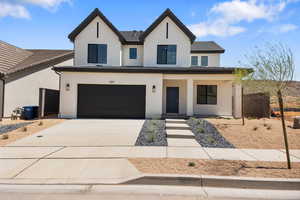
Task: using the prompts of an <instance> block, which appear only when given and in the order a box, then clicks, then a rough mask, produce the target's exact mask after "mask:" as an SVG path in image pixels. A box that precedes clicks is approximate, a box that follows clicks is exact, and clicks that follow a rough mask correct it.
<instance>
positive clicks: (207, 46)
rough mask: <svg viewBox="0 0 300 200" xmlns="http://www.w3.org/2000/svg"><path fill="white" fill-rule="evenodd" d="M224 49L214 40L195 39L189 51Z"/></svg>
mask: <svg viewBox="0 0 300 200" xmlns="http://www.w3.org/2000/svg"><path fill="white" fill-rule="evenodd" d="M224 52H225V50H224V49H223V48H222V47H220V46H219V45H218V44H217V43H215V42H214V41H196V42H194V43H193V44H192V47H191V53H224Z"/></svg>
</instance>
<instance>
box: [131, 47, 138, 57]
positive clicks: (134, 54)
mask: <svg viewBox="0 0 300 200" xmlns="http://www.w3.org/2000/svg"><path fill="white" fill-rule="evenodd" d="M136 58H137V48H129V59H136Z"/></svg>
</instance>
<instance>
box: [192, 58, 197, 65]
mask: <svg viewBox="0 0 300 200" xmlns="http://www.w3.org/2000/svg"><path fill="white" fill-rule="evenodd" d="M191 64H192V66H198V56H192V57H191Z"/></svg>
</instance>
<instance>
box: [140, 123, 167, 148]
mask: <svg viewBox="0 0 300 200" xmlns="http://www.w3.org/2000/svg"><path fill="white" fill-rule="evenodd" d="M165 127H166V122H165V120H146V121H145V122H144V125H143V127H142V130H141V131H140V134H139V136H138V138H137V140H136V142H135V145H136V146H168V142H167V132H166V130H165Z"/></svg>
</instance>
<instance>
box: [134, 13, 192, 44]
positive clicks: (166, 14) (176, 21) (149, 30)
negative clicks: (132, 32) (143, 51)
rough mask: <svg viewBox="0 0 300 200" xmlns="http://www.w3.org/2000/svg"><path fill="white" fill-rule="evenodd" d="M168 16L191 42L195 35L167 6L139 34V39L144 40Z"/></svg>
mask: <svg viewBox="0 0 300 200" xmlns="http://www.w3.org/2000/svg"><path fill="white" fill-rule="evenodd" d="M166 17H169V18H170V19H171V20H172V21H173V22H174V23H175V24H176V25H177V26H178V27H179V28H180V29H181V30H182V31H183V32H184V33H185V34H186V35H187V36H188V37H189V38H190V40H191V43H193V42H194V41H195V39H196V36H195V35H194V34H193V33H192V32H191V31H190V30H189V29H188V28H187V27H186V26H185V25H184V24H183V23H182V22H181V21H180V20H179V19H178V18H177V17H176V15H175V14H174V13H173V12H172V11H171V9H170V8H167V9H166V10H165V11H164V12H163V13H162V14H161V15H160V16H159V17H158V18H157V19H156V20H155V21H154V22H153V23H152V24H151V25H150V26H149V27H148V28H147V29H146V30H145V31H144V33H143V34H142V35H141V37H140V40H141V41H144V40H145V38H146V37H147V36H148V35H149V34H150V33H151V32H152V31H153V30H154V29H155V28H156V27H157V26H158V25H159V24H160V23H161V22H162V21H163V20H164V19H165V18H166Z"/></svg>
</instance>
